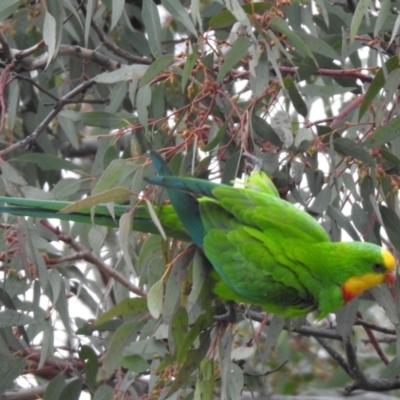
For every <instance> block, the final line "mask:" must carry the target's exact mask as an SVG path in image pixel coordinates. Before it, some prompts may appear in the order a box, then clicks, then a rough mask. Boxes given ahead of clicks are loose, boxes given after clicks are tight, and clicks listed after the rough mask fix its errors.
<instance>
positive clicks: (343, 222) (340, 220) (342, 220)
mask: <svg viewBox="0 0 400 400" xmlns="http://www.w3.org/2000/svg"><path fill="white" fill-rule="evenodd" d="M326 213H327V215H328V216H329V217H331V218H333V219H334V220H335V221H336V222H337V224H338V225H339V226H340V227H341V228H342V229H344V230H345V231H346V232H347V233H348V234H349V236H350V237H351V238H352V239H353V240H355V241H357V240H360V237H359V235H358V233H357V232H356V230H355V229H354V228H353V225H351V222H350V220H349V218H348V217H346V216H345V215H344V214H343V213H342V212H341V211H340V210H338V209H337V208H334V207H332V206H331V205H328V208H327V212H326Z"/></svg>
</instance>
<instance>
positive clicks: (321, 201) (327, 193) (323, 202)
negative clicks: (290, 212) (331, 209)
mask: <svg viewBox="0 0 400 400" xmlns="http://www.w3.org/2000/svg"><path fill="white" fill-rule="evenodd" d="M331 198H332V189H331V187H330V186H329V185H325V187H324V188H323V189H322V190H321V191H320V192H319V193H318V195H317V197H316V198H315V200H314V202H313V204H312V206H311V207H310V208H309V210H308V211H310V212H313V213H315V214H318V215H321V214H323V213H324V212H325V211H326V209H327V207H328V204H329V203H330V202H331Z"/></svg>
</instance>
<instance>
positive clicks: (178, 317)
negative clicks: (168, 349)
mask: <svg viewBox="0 0 400 400" xmlns="http://www.w3.org/2000/svg"><path fill="white" fill-rule="evenodd" d="M188 326H189V317H188V313H187V311H186V309H185V308H183V307H180V308H178V310H177V311H176V312H175V314H174V316H173V318H172V322H171V326H170V328H171V334H172V337H173V339H174V342H175V346H176V347H178V346H180V344H181V343H183V339H184V338H185V336H186V334H187V331H188Z"/></svg>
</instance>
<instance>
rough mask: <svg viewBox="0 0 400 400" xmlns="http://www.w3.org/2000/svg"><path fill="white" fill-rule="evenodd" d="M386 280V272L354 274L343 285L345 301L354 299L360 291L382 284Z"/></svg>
mask: <svg viewBox="0 0 400 400" xmlns="http://www.w3.org/2000/svg"><path fill="white" fill-rule="evenodd" d="M384 280H385V275H384V274H365V275H363V276H352V277H351V278H349V279H347V281H346V282H345V283H344V285H343V286H342V292H343V298H344V302H345V303H347V302H348V301H350V300H352V299H353V298H354V297H356V296H358V295H359V294H360V293H362V292H364V291H365V290H368V289H370V288H372V287H374V286H376V285H380V284H381V283H383V282H384Z"/></svg>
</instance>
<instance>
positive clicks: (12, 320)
mask: <svg viewBox="0 0 400 400" xmlns="http://www.w3.org/2000/svg"><path fill="white" fill-rule="evenodd" d="M36 323H38V321H35V320H34V319H33V318H32V317H30V316H29V315H25V314H22V313H20V312H18V311H15V310H4V311H0V328H12V327H13V326H18V325H30V324H36Z"/></svg>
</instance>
